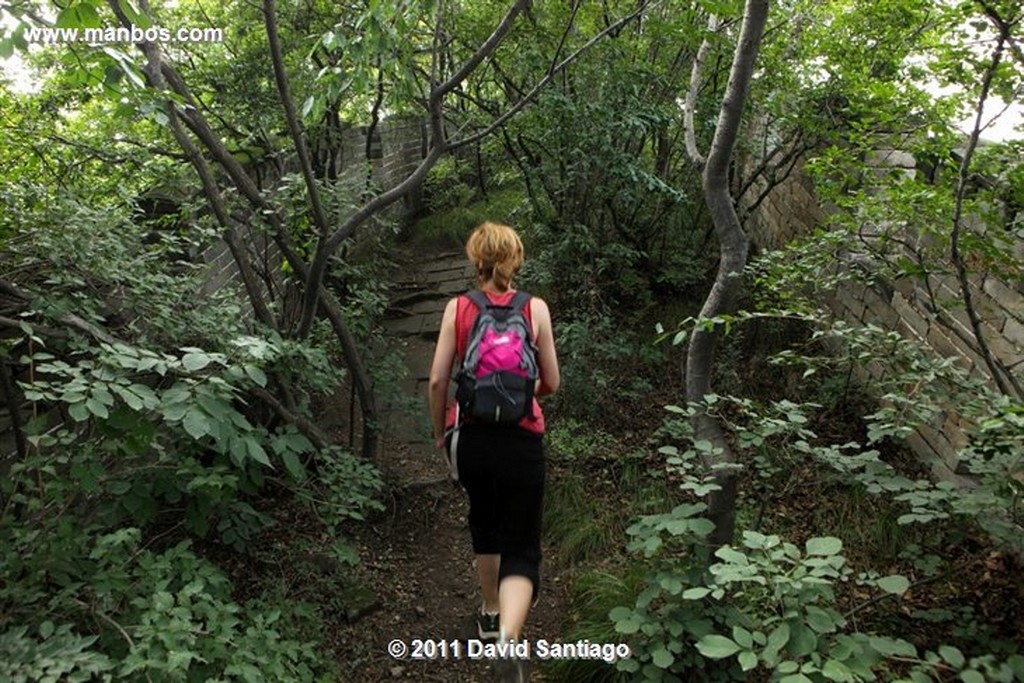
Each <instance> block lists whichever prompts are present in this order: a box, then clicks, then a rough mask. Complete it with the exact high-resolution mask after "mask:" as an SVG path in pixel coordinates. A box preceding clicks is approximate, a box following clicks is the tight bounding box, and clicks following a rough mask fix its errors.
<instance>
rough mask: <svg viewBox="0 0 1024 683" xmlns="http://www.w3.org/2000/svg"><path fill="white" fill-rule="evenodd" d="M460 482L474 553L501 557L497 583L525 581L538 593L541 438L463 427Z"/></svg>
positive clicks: (517, 430)
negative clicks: (508, 579) (509, 578)
mask: <svg viewBox="0 0 1024 683" xmlns="http://www.w3.org/2000/svg"><path fill="white" fill-rule="evenodd" d="M456 448H457V451H458V452H457V453H456V454H455V457H456V458H457V459H458V473H459V480H460V481H461V482H462V486H463V488H465V489H466V493H468V494H469V532H470V534H471V535H472V537H473V552H474V553H476V554H478V555H492V554H496V555H501V567H500V569H499V572H498V580H499V581H501V579H503V578H505V577H506V576H525V577H527V578H528V579H530V581H531V582H532V583H533V595H534V597H535V598H536V596H537V592H538V589H539V587H540V559H541V551H540V533H541V518H542V514H543V507H544V440H543V436H542V435H540V434H536V433H534V432H529V431H527V430H525V429H521V428H520V427H518V426H516V425H512V426H507V427H506V426H494V425H474V424H464V425H462V427H461V428H460V430H459V435H458V441H457V447H456Z"/></svg>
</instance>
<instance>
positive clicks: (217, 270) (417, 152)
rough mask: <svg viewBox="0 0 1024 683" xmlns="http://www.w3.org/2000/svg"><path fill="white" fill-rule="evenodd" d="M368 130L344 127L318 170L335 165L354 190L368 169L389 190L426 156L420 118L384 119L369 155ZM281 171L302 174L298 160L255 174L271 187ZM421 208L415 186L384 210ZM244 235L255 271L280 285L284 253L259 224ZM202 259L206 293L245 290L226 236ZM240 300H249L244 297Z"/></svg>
mask: <svg viewBox="0 0 1024 683" xmlns="http://www.w3.org/2000/svg"><path fill="white" fill-rule="evenodd" d="M368 132H369V130H368V128H367V127H365V126H346V127H344V128H342V130H341V132H340V138H338V139H335V140H333V141H332V152H333V155H332V157H330V158H327V157H324V156H322V155H321V156H320V157H319V158H318V159H317V160H316V161H315V162H314V163H315V164H316V165H317V166H318V169H317V172H319V173H325V172H326V171H327V168H326V167H327V166H331V167H332V168H333V169H334V172H335V175H336V178H337V182H339V183H341V184H343V185H347V186H349V187H351V188H359V187H361V186H362V184H363V183H364V182H365V180H366V175H367V172H368V170H369V171H370V172H371V173H372V182H373V183H374V184H375V185H376V186H378V187H379V188H381V189H383V190H387V189H390V188H392V187H394V186H396V185H398V184H399V183H400V182H402V181H403V180H405V178H407V177H408V176H409V174H411V173H412V172H413V170H414V169H415V168H416V166H417V165H418V164H419V163H420V161H422V159H423V157H424V156H425V155H426V138H425V136H426V129H425V127H424V124H423V122H422V121H420V120H419V119H411V118H399V119H393V120H392V119H388V120H384V121H381V122H380V123H379V124H378V126H377V129H376V132H375V134H374V135H373V140H372V141H371V143H370V149H369V159H368V158H367V144H366V136H367V134H368ZM367 164H369V169H368V167H367ZM282 170H283V171H284V173H299V172H300V169H299V168H298V166H297V164H296V163H295V162H294V161H291V162H288V163H286V164H285V165H284V168H283V169H281V168H279V167H278V166H277V165H276V163H275V162H273V161H268V162H267V163H266V165H265V167H263V168H260V169H258V171H257V172H258V175H259V177H260V180H261V183H262V185H263V186H264V187H268V186H273V184H274V183H275V182H276V181H277V180H279V179H280V176H281V175H282ZM419 207H420V192H419V190H418V189H416V190H414V191H412V192H410V193H409V194H407V195H406V196H405V197H404V198H403V200H402V201H400V202H397V203H396V204H393V205H392V206H391V207H389V208H388V209H387V210H385V211H384V212H383V214H382V216H383V217H385V218H387V219H389V220H403V219H405V218H406V217H408V216H410V215H414V214H415V213H417V212H418V211H419ZM364 229H365V228H364ZM357 232H358V231H357ZM244 238H245V241H246V243H247V244H248V246H249V251H250V254H251V256H252V260H253V265H254V267H255V269H256V271H257V273H258V274H264V278H262V279H263V280H265V281H266V280H271V281H275V282H276V283H277V285H280V282H281V279H280V277H279V271H280V265H281V263H282V261H283V255H282V254H281V252H280V250H279V249H278V247H277V245H276V244H274V242H273V240H272V239H271V238H270V237H269V236H268V235H266V234H263V233H262V232H261V231H260V230H258V229H256V228H250V230H249V234H248V235H245V236H244ZM202 261H203V263H205V264H206V278H205V282H206V284H205V285H204V286H203V290H202V294H210V293H213V292H216V291H219V290H221V289H222V288H224V287H232V288H238V289H239V290H240V289H241V287H242V281H241V275H240V274H239V272H238V267H237V266H236V264H235V261H234V258H233V257H232V255H231V252H230V251H229V250H228V247H227V244H226V243H224V242H223V240H220V241H217V242H216V243H215V244H213V245H212V246H210V247H209V248H208V249H207V250H206V251H205V252H204V253H203V254H202ZM275 289H277V287H276V286H275ZM278 295H279V292H268V296H269V297H270V298H272V299H273V298H277V296H278ZM242 300H243V301H247V299H246V298H245V297H244V296H243V298H242Z"/></svg>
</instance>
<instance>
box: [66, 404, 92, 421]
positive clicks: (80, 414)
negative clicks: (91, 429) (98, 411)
mask: <svg viewBox="0 0 1024 683" xmlns="http://www.w3.org/2000/svg"><path fill="white" fill-rule="evenodd" d="M68 415H70V416H71V418H72V419H73V420H74V421H75V422H85V421H86V420H88V419H89V411H88V409H87V408H86V407H85V404H84V403H72V404H71V405H69V406H68Z"/></svg>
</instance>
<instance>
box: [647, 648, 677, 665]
mask: <svg viewBox="0 0 1024 683" xmlns="http://www.w3.org/2000/svg"><path fill="white" fill-rule="evenodd" d="M651 661H652V662H654V666H656V667H658V668H659V669H667V668H669V667H670V666H672V663H673V662H675V661H676V658H675V657H674V656H672V653H671V652H669V651H668V650H666V649H665V648H664V647H659V648H658V649H657V650H654V651H653V652H652V653H651Z"/></svg>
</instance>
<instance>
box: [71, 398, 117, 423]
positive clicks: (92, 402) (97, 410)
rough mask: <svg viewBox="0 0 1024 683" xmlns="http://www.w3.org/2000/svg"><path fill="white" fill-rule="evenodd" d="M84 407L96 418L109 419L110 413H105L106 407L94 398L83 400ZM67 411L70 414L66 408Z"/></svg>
mask: <svg viewBox="0 0 1024 683" xmlns="http://www.w3.org/2000/svg"><path fill="white" fill-rule="evenodd" d="M75 405H76V406H77V405H81V404H80V403H76V404H75ZM85 407H86V409H87V410H88V411H89V412H90V413H92V414H93V415H95V416H96V417H98V418H101V419H104V420H105V419H107V418H108V417H110V413H109V412H107V406H105V405H103V403H101V402H100V401H97V400H96V399H95V398H92V397H91V396H90V397H89V398H87V399H85ZM68 411H69V412H70V407H69V408H68Z"/></svg>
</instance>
